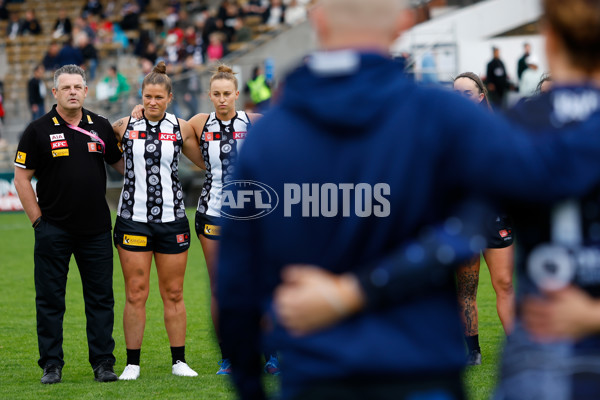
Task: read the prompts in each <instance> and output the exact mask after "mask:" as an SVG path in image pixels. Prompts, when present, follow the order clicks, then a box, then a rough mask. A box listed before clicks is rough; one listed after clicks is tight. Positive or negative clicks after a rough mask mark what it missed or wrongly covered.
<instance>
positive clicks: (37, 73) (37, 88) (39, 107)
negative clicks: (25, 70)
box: [27, 64, 47, 121]
mask: <svg viewBox="0 0 600 400" xmlns="http://www.w3.org/2000/svg"><path fill="white" fill-rule="evenodd" d="M44 72H46V69H45V68H44V66H43V65H42V64H38V65H36V67H35V69H34V70H33V77H32V78H31V79H30V80H29V82H28V83H27V99H28V101H29V109H30V110H31V120H32V121H35V120H36V119H38V118H40V117H41V116H42V115H44V114H46V108H45V106H44V99H45V98H46V93H47V89H46V83H45V82H44Z"/></svg>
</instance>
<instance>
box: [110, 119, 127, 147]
mask: <svg viewBox="0 0 600 400" xmlns="http://www.w3.org/2000/svg"><path fill="white" fill-rule="evenodd" d="M125 119H126V118H121V119H119V120H117V121H115V123H114V124H113V125H112V128H113V132H114V134H115V137H116V138H117V140H118V141H119V142H120V141H121V139H122V138H123V134H124V133H125V129H126V128H127V124H126V123H125Z"/></svg>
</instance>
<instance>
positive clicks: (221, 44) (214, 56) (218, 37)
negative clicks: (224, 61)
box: [206, 32, 227, 63]
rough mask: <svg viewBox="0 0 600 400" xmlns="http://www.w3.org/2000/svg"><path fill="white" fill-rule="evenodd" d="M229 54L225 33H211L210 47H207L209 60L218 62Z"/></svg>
mask: <svg viewBox="0 0 600 400" xmlns="http://www.w3.org/2000/svg"><path fill="white" fill-rule="evenodd" d="M225 54H227V47H226V45H225V34H223V33H221V32H213V33H212V34H211V35H210V38H209V43H208V47H207V48H206V58H207V61H208V62H209V63H210V62H216V61H218V60H220V59H221V58H223V56H224V55H225Z"/></svg>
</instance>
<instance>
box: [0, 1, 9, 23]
mask: <svg viewBox="0 0 600 400" xmlns="http://www.w3.org/2000/svg"><path fill="white" fill-rule="evenodd" d="M8 17H9V12H8V9H7V8H6V1H5V0H0V21H8Z"/></svg>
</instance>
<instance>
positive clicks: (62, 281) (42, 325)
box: [15, 65, 123, 383]
mask: <svg viewBox="0 0 600 400" xmlns="http://www.w3.org/2000/svg"><path fill="white" fill-rule="evenodd" d="M87 89H88V88H87V86H86V81H85V72H84V71H83V70H82V69H81V68H80V67H78V66H76V65H66V66H64V67H62V68H60V69H58V70H57V71H56V73H55V74H54V87H53V88H52V94H53V95H54V98H55V99H56V103H57V104H56V105H55V106H54V107H53V108H52V110H51V111H50V112H49V113H47V114H46V115H44V116H42V117H41V118H40V119H38V120H36V121H33V122H32V123H31V124H29V126H28V127H27V129H25V132H24V133H23V137H22V138H21V142H20V143H19V147H18V150H17V154H16V156H15V186H16V188H17V192H18V193H19V198H20V199H21V203H22V204H23V208H24V209H25V212H26V213H27V216H28V217H29V219H30V220H31V222H32V223H33V228H34V229H35V250H34V263H35V290H36V313H37V333H38V346H39V350H40V359H39V361H38V364H39V365H40V367H42V368H43V369H44V375H43V377H42V383H58V382H60V381H61V375H62V374H61V371H62V367H63V365H64V361H63V350H62V342H63V334H62V322H63V316H64V313H65V289H66V283H67V272H68V270H69V260H70V259H71V255H72V254H74V255H75V260H76V261H77V266H78V268H79V273H80V275H81V281H82V284H83V297H84V301H85V313H86V317H87V339H88V346H89V361H90V363H91V364H92V368H93V369H94V376H95V379H96V380H97V381H100V382H108V381H115V380H117V375H116V374H115V373H114V371H113V365H114V363H115V358H114V356H113V354H112V353H113V350H114V347H115V342H114V340H113V338H112V331H113V322H114V310H113V308H114V297H113V289H112V275H113V251H112V243H111V232H110V230H111V222H110V211H109V209H108V205H107V204H106V199H105V193H106V170H105V166H104V163H105V162H106V163H108V164H110V165H111V166H112V167H114V168H115V169H116V170H117V171H119V172H121V173H123V160H122V158H121V152H120V150H119V147H118V145H117V141H116V139H115V136H114V134H113V130H112V127H111V125H110V123H109V122H108V120H107V119H106V118H104V117H101V116H99V115H97V114H94V113H92V112H90V111H88V110H86V109H84V108H83V102H84V99H85V97H86V95H87ZM34 176H35V177H36V178H37V181H38V182H37V186H36V191H34V189H33V186H32V183H31V179H32V178H33V177H34ZM36 192H37V198H36Z"/></svg>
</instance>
